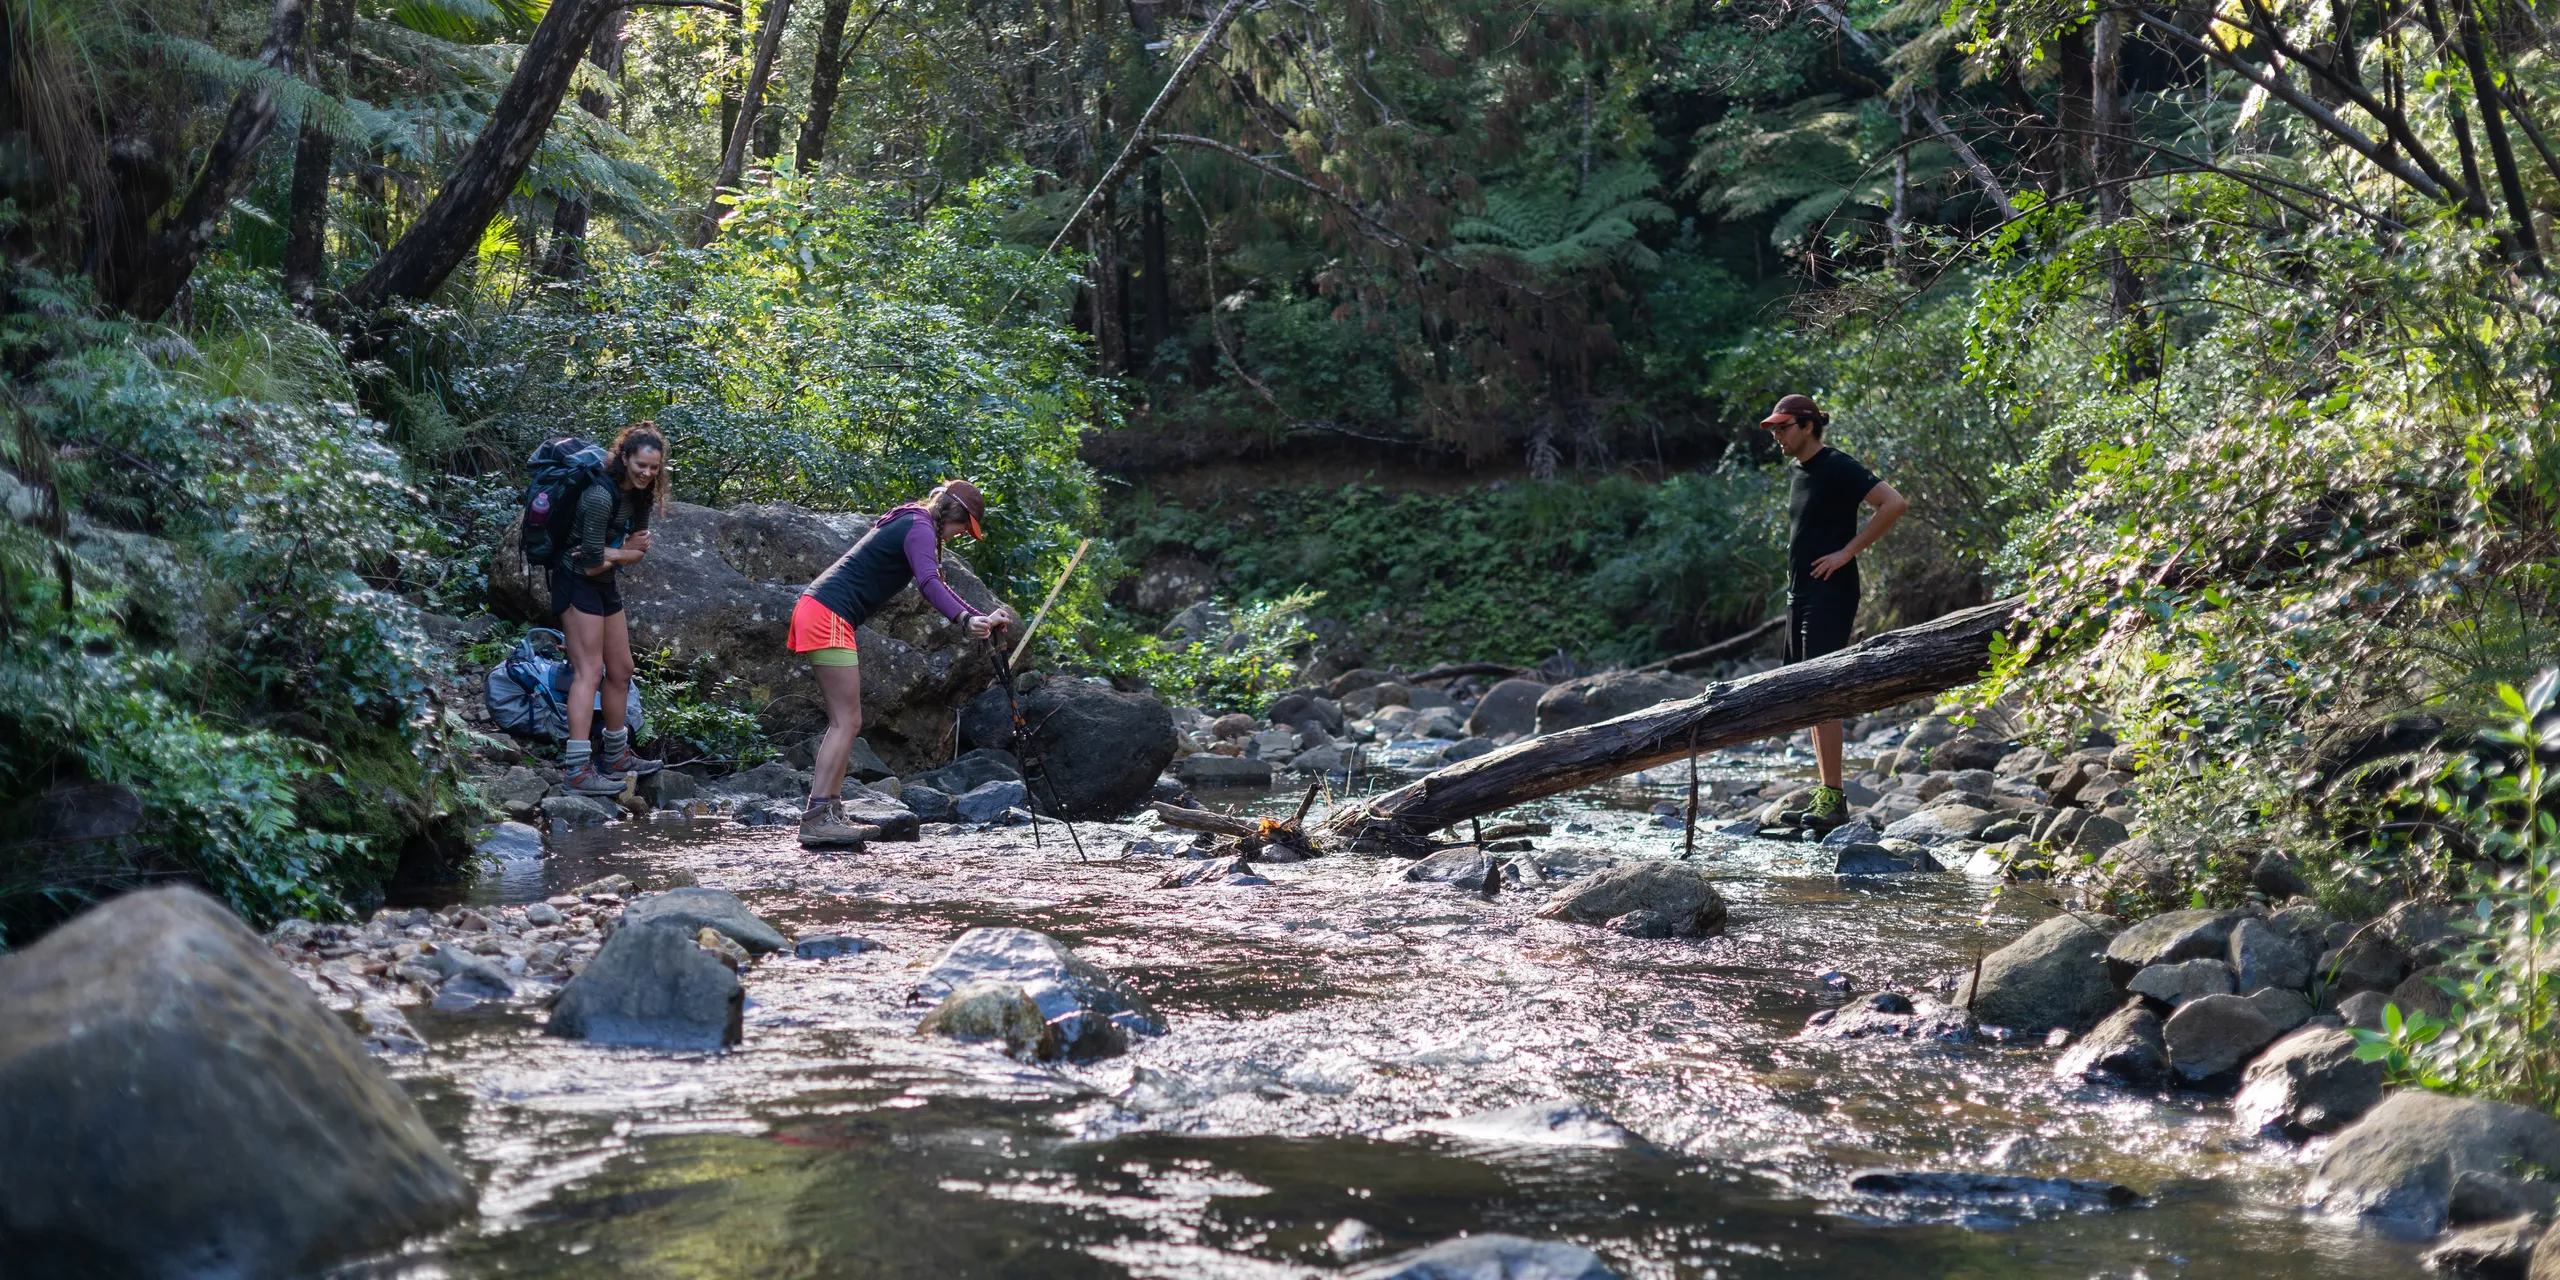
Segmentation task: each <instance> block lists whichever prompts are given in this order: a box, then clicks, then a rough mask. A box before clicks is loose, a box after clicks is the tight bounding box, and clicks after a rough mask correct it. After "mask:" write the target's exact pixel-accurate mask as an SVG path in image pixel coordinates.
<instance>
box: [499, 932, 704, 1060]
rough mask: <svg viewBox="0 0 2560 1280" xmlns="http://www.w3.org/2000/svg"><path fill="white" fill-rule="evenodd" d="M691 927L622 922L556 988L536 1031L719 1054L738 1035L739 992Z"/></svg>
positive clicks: (612, 1042) (601, 1042) (575, 1038)
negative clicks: (544, 1022) (543, 1022)
mask: <svg viewBox="0 0 2560 1280" xmlns="http://www.w3.org/2000/svg"><path fill="white" fill-rule="evenodd" d="M699 933H700V929H698V928H689V927H687V926H685V925H682V924H676V923H672V922H669V921H659V922H657V923H654V924H651V923H642V924H631V923H628V922H625V923H624V924H623V925H622V926H621V927H620V928H617V929H615V930H614V931H613V936H612V937H611V938H608V939H606V940H605V944H604V949H603V950H601V951H598V952H597V953H596V957H595V959H593V960H590V961H588V962H587V967H586V968H585V969H583V970H580V971H579V973H578V976H577V977H574V978H571V979H570V980H569V985H568V986H565V987H562V988H561V989H560V1002H559V1003H558V1004H556V1005H553V1006H552V1009H551V1021H550V1023H549V1024H548V1025H546V1026H545V1027H544V1028H543V1029H544V1030H546V1031H548V1032H550V1033H551V1034H552V1035H555V1036H566V1037H568V1038H570V1039H572V1040H592V1041H595V1042H596V1043H598V1044H621V1045H636V1046H639V1047H641V1048H648V1049H725V1048H727V1047H729V1046H730V1045H733V1044H736V1043H738V1041H739V1040H740V1039H741V1038H742V1037H743V1035H744V1029H745V1028H744V1024H745V1018H746V998H747V997H746V988H744V987H742V986H740V985H739V983H738V975H736V974H734V973H731V972H730V971H729V967H728V966H727V965H724V964H722V963H720V961H719V958H718V957H716V956H714V955H712V954H711V953H710V952H708V951H705V950H703V949H702V947H701V945H700V944H699V943H697V942H696V941H695V940H694V939H695V938H696V937H697V936H698V934H699Z"/></svg>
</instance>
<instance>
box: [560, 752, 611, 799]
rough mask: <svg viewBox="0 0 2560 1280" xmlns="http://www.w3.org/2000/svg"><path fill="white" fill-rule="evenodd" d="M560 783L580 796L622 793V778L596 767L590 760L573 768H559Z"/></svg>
mask: <svg viewBox="0 0 2560 1280" xmlns="http://www.w3.org/2000/svg"><path fill="white" fill-rule="evenodd" d="M560 785H561V786H564V787H567V788H568V789H570V790H571V791H574V792H576V793H578V794H579V795H582V796H618V795H621V794H622V779H620V778H617V777H615V776H614V775H612V774H610V773H606V772H605V771H604V770H602V769H599V768H597V767H596V766H595V762H594V761H592V760H590V761H588V762H586V763H584V764H580V765H577V766H575V767H573V768H568V769H563V770H561V771H560Z"/></svg>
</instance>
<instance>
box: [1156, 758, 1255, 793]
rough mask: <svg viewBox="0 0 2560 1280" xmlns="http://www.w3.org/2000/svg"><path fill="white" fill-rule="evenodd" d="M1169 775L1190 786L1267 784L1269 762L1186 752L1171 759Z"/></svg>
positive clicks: (1249, 785) (1250, 785)
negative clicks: (1171, 770) (1175, 758)
mask: <svg viewBox="0 0 2560 1280" xmlns="http://www.w3.org/2000/svg"><path fill="white" fill-rule="evenodd" d="M1173 776H1174V777H1175V778H1177V779H1180V780H1181V782H1182V783H1183V785H1185V786H1191V787H1200V788H1204V789H1205V788H1208V787H1267V786H1270V785H1271V762H1270V761H1268V760H1247V759H1244V758H1243V757H1241V756H1217V755H1208V754H1201V755H1189V756H1184V757H1183V758H1181V759H1179V760H1176V761H1174V762H1173Z"/></svg>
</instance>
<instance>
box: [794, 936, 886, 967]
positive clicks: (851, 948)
mask: <svg viewBox="0 0 2560 1280" xmlns="http://www.w3.org/2000/svg"><path fill="white" fill-rule="evenodd" d="M878 950H880V944H879V943H877V942H873V941H872V940H871V939H869V938H857V937H855V936H853V935H852V934H847V933H809V934H802V935H801V936H800V939H799V940H798V941H797V942H794V943H792V944H791V954H793V955H795V956H798V957H799V958H801V959H803V960H833V959H835V958H836V957H837V956H858V955H861V954H862V953H863V952H865V951H878Z"/></svg>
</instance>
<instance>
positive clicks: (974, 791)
mask: <svg viewBox="0 0 2560 1280" xmlns="http://www.w3.org/2000/svg"><path fill="white" fill-rule="evenodd" d="M1030 797H1031V791H1030V789H1029V788H1028V787H1025V786H1024V785H1023V784H1021V783H1019V782H1007V781H1001V780H999V781H995V782H986V783H980V784H979V785H978V786H975V787H972V788H970V789H969V790H968V791H967V792H965V793H963V794H961V795H956V796H953V797H951V807H952V808H953V809H955V810H957V811H958V812H959V814H960V820H961V821H962V822H999V821H1002V820H1003V818H1004V816H1005V815H1006V814H1008V813H1011V812H1013V811H1014V810H1015V809H1017V808H1020V807H1021V806H1023V805H1024V804H1025V803H1026V802H1028V801H1029V799H1030Z"/></svg>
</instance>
